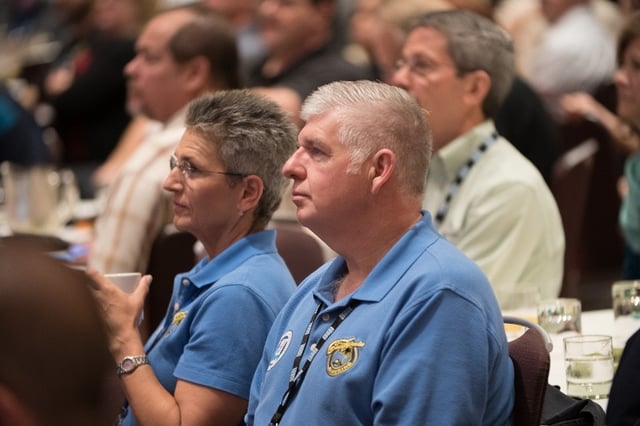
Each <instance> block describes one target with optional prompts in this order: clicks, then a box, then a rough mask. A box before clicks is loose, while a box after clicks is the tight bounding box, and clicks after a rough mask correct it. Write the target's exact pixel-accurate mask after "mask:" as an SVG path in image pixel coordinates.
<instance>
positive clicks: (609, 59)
mask: <svg viewBox="0 0 640 426" xmlns="http://www.w3.org/2000/svg"><path fill="white" fill-rule="evenodd" d="M540 6H541V12H542V14H543V15H544V17H545V19H546V21H547V23H548V26H547V27H546V28H545V29H544V30H543V31H542V33H541V34H540V40H539V42H537V43H535V45H534V46H533V47H532V49H531V56H530V60H529V61H528V62H527V63H525V64H524V66H523V69H522V73H523V76H524V78H525V79H526V80H527V81H528V82H529V83H530V84H531V85H532V87H533V88H534V89H535V90H536V91H537V92H538V94H539V95H540V96H541V97H542V99H543V100H544V101H545V104H546V105H547V108H548V109H549V112H550V113H551V114H552V116H553V117H554V119H555V120H556V121H557V122H559V123H562V122H563V121H564V118H565V117H564V116H563V112H562V108H561V106H560V105H559V99H560V97H561V96H562V95H564V94H567V93H571V92H576V91H585V92H589V93H594V92H595V91H596V90H597V89H598V88H599V87H600V86H602V85H604V84H607V83H609V82H611V78H612V77H613V71H614V70H615V35H614V34H612V33H611V32H610V31H608V29H607V28H606V27H605V26H604V25H603V24H602V22H601V20H600V19H599V18H598V16H597V15H596V13H595V11H594V9H593V7H592V6H591V2H590V0H541V1H540Z"/></svg>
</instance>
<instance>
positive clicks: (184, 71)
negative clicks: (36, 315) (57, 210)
mask: <svg viewBox="0 0 640 426" xmlns="http://www.w3.org/2000/svg"><path fill="white" fill-rule="evenodd" d="M136 52H137V53H136V56H135V57H134V59H133V60H132V61H131V62H129V63H128V64H127V66H126V68H125V70H124V72H125V75H126V76H127V78H128V80H129V93H128V95H129V100H128V101H129V107H130V109H133V110H135V111H136V112H140V113H142V114H144V115H146V116H148V117H149V118H151V119H153V120H157V121H158V122H159V123H160V128H159V129H157V131H154V132H150V134H149V135H148V136H147V138H146V140H145V141H144V142H142V145H141V146H140V147H139V148H137V150H136V151H135V152H134V154H133V155H132V156H131V158H130V159H129V160H128V161H127V163H126V164H125V165H124V166H123V169H122V171H121V174H120V176H119V177H118V178H117V180H116V181H115V182H114V184H112V186H111V187H110V188H109V192H108V194H107V201H106V206H105V209H104V211H103V212H102V214H101V215H100V216H99V217H98V219H97V220H96V224H95V237H94V241H93V245H92V247H91V251H90V254H89V258H88V266H90V267H91V268H94V269H97V270H98V271H100V272H102V273H113V272H129V271H139V272H143V273H144V272H145V271H146V268H147V262H148V258H149V255H150V252H151V247H152V244H153V241H154V239H155V238H156V237H157V236H158V235H159V234H160V232H161V231H162V230H163V228H164V227H165V226H166V225H168V224H170V223H171V219H172V212H171V197H170V195H169V194H168V193H167V192H166V191H164V190H163V189H162V182H163V180H164V178H165V176H166V172H167V158H169V157H170V155H171V154H172V153H173V152H174V151H175V148H176V146H177V145H178V142H179V141H180V138H181V137H182V134H183V133H184V120H185V111H186V106H187V104H188V103H189V102H190V101H191V100H193V99H195V98H197V97H199V96H200V95H202V94H204V93H206V92H209V91H215V90H222V89H232V88H236V87H238V84H239V82H238V80H239V76H238V72H239V71H238V54H237V49H236V41H235V36H234V32H233V29H232V28H231V26H230V25H229V24H228V22H227V21H226V20H225V19H224V18H222V17H221V15H219V14H217V13H215V12H213V11H212V10H210V9H209V8H208V7H206V6H204V5H201V4H192V5H187V6H179V7H175V8H171V9H167V10H164V11H162V12H160V13H159V14H157V15H156V16H155V17H154V18H153V19H151V21H150V22H149V23H148V24H147V25H146V27H145V28H144V30H143V32H142V33H141V35H140V37H139V38H138V41H137V43H136Z"/></svg>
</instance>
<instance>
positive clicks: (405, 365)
mask: <svg viewBox="0 0 640 426" xmlns="http://www.w3.org/2000/svg"><path fill="white" fill-rule="evenodd" d="M488 322H489V320H488V319H487V317H486V315H485V314H484V312H483V311H482V310H481V309H480V308H479V307H477V306H475V305H474V304H473V303H471V302H470V301H469V300H467V299H465V298H463V297H461V296H460V295H458V294H456V293H454V292H453V291H451V290H448V289H444V290H440V291H438V292H437V294H435V295H434V296H433V297H431V298H429V299H427V300H424V299H420V300H414V301H413V305H412V306H410V307H409V308H408V309H406V310H405V311H404V312H403V315H402V317H399V318H398V319H397V320H396V321H394V326H393V327H392V328H391V329H390V330H389V332H388V337H387V338H386V342H387V343H386V347H385V348H384V350H383V351H382V355H381V360H380V367H379V371H378V375H377V378H376V384H375V386H374V389H373V395H372V407H371V408H372V412H373V413H374V419H375V420H374V422H373V423H374V424H376V425H397V424H408V425H409V424H412V425H413V424H416V425H417V424H433V425H444V424H447V425H473V424H480V422H483V424H496V425H497V424H500V421H499V420H498V419H501V418H502V419H503V418H504V413H505V412H506V413H509V412H511V409H512V404H513V395H511V394H510V393H502V394H499V395H491V394H490V392H489V389H490V388H501V389H511V388H512V385H511V386H498V385H497V384H495V383H490V382H491V381H495V380H496V379H497V380H508V379H512V378H513V375H512V374H509V371H508V369H509V368H512V366H511V365H510V361H509V358H508V355H507V356H505V355H504V354H502V356H500V355H499V354H498V352H499V351H500V350H501V349H500V347H501V346H500V344H499V339H500V338H499V337H498V336H496V333H497V331H496V330H491V328H490V326H488ZM504 347H506V345H504ZM494 360H495V361H494ZM487 401H488V403H487ZM482 419H483V420H482Z"/></svg>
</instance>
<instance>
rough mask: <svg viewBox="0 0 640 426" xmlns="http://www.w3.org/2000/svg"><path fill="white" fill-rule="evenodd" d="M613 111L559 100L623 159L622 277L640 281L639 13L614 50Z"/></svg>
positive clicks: (579, 98)
mask: <svg viewBox="0 0 640 426" xmlns="http://www.w3.org/2000/svg"><path fill="white" fill-rule="evenodd" d="M617 57H618V68H617V70H616V71H615V74H614V78H613V81H614V83H615V86H616V92H617V93H616V94H617V96H616V98H617V100H616V111H615V112H613V111H610V110H609V109H608V108H606V107H605V106H604V105H602V104H600V103H599V102H598V101H597V100H595V99H594V98H593V97H592V96H591V95H590V94H589V93H586V92H578V93H572V94H569V95H566V96H564V97H563V98H562V103H561V105H562V107H563V108H564V112H565V114H566V115H567V117H568V118H569V119H579V120H589V121H592V122H596V123H599V124H600V125H602V127H603V128H604V129H606V131H607V133H608V134H609V135H610V136H611V141H612V142H613V143H614V144H615V145H616V147H617V148H618V149H619V150H620V151H621V152H622V153H623V154H624V155H626V156H627V159H626V161H625V164H624V171H623V174H624V176H623V178H622V179H620V180H619V182H618V192H619V193H620V196H621V197H622V206H621V208H620V213H619V217H618V221H619V226H620V229H621V230H622V236H623V239H624V243H625V249H624V257H623V265H622V276H623V278H624V279H640V12H638V11H636V12H634V13H632V14H631V15H630V17H629V18H628V21H627V23H626V25H625V26H624V28H623V30H622V32H621V34H620V38H619V40H618V47H617Z"/></svg>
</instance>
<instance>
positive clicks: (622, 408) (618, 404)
mask: <svg viewBox="0 0 640 426" xmlns="http://www.w3.org/2000/svg"><path fill="white" fill-rule="evenodd" d="M639 360H640V330H639V331H636V332H635V333H634V334H633V335H632V336H631V337H630V338H629V340H627V343H626V345H625V346H624V350H623V351H622V356H621V358H620V363H619V364H618V369H617V370H616V373H615V375H614V376H613V382H612V383H611V391H610V392H609V402H608V403H607V425H608V426H635V425H637V424H639V423H640V396H639V395H638V384H639V383H640V362H639Z"/></svg>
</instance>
